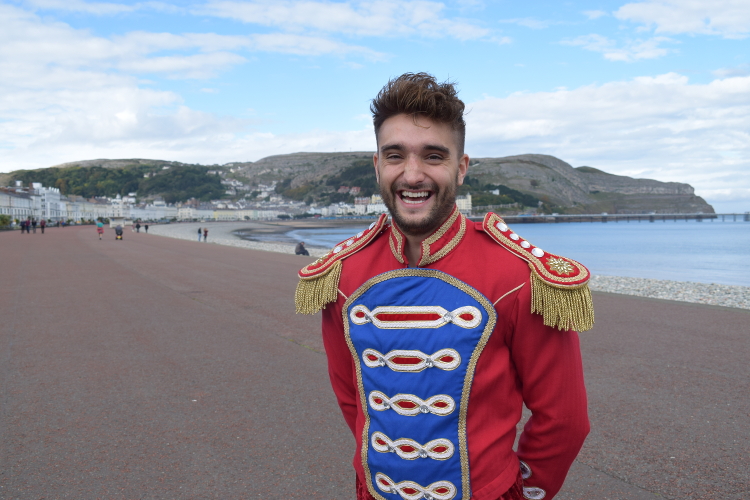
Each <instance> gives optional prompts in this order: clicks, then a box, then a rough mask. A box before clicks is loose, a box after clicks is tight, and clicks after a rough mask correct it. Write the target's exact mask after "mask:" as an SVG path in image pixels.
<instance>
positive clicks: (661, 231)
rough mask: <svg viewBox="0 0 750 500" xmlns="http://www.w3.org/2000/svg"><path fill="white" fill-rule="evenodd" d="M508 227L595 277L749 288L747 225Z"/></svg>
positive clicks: (345, 232) (322, 242)
mask: <svg viewBox="0 0 750 500" xmlns="http://www.w3.org/2000/svg"><path fill="white" fill-rule="evenodd" d="M367 225H368V224H363V225H362V228H361V229H364V228H366V227H367ZM512 228H513V229H514V230H515V231H517V232H518V234H519V235H521V236H522V237H524V238H526V239H527V240H529V241H530V242H531V243H533V244H534V245H537V246H539V247H541V248H542V249H543V250H548V251H550V252H552V253H557V254H560V255H564V256H566V257H570V258H571V259H575V260H578V261H580V262H582V263H583V264H585V265H586V266H587V267H588V268H589V269H590V270H591V272H592V273H594V274H603V275H609V276H631V277H636V278H655V279H668V280H675V281H697V282H703V283H722V284H725V285H743V286H750V222H740V221H737V222H728V221H727V222H719V221H715V222H709V221H703V222H696V221H688V222H685V221H679V222H672V221H667V222H662V221H657V222H629V223H628V222H617V223H615V222H608V223H606V224H604V223H601V222H594V223H586V222H579V223H558V224H514V225H512ZM359 231H360V229H359V228H357V227H353V226H349V227H346V228H341V229H325V230H321V229H317V230H316V229H301V230H295V231H290V232H288V233H286V237H287V238H289V239H290V240H294V241H300V240H303V241H305V243H306V244H307V245H308V246H320V247H332V246H334V245H335V244H336V243H338V242H340V241H342V240H344V239H346V238H348V237H349V236H351V235H353V234H356V233H357V232H359Z"/></svg>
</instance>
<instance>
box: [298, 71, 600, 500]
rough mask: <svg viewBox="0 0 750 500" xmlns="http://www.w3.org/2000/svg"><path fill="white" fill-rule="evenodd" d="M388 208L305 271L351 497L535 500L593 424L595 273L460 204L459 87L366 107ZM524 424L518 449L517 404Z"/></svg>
mask: <svg viewBox="0 0 750 500" xmlns="http://www.w3.org/2000/svg"><path fill="white" fill-rule="evenodd" d="M371 110H372V113H373V122H374V125H375V135H376V138H377V144H378V150H377V152H376V153H375V155H374V157H373V160H374V164H375V172H376V175H377V179H378V184H379V186H380V191H381V195H382V197H383V200H384V201H385V203H386V206H387V207H388V210H389V211H390V214H391V217H392V221H391V222H390V223H389V222H388V220H387V217H386V216H385V215H383V216H381V217H380V219H378V221H376V222H374V223H373V224H372V225H371V226H370V228H369V229H367V230H365V231H362V232H361V233H359V234H357V235H356V236H353V237H351V238H349V239H347V240H345V241H343V242H341V243H340V244H339V245H337V246H336V247H334V248H333V249H332V250H331V251H330V252H329V253H328V254H327V255H326V256H324V257H322V258H321V259H318V260H317V261H315V262H314V263H312V264H310V265H309V266H306V267H305V268H303V269H302V270H301V271H300V273H299V274H300V282H299V285H298V287H297V292H296V297H295V299H296V304H297V310H298V312H303V313H308V314H312V313H315V312H317V311H319V310H321V309H323V341H324V344H325V348H326V354H327V356H328V368H329V375H330V378H331V384H332V386H333V390H334V392H335V393H336V397H337V399H338V403H339V406H340V407H341V411H342V412H343V415H344V419H345V420H346V423H347V424H348V425H349V427H350V429H351V430H352V432H353V433H354V437H355V439H356V442H357V452H356V454H355V457H354V468H355V471H356V485H357V498H358V499H360V500H370V499H373V498H376V499H379V500H383V499H394V500H395V499H399V498H400V499H403V500H419V499H425V500H452V499H463V500H470V499H475V500H499V499H502V500H511V499H512V500H520V499H530V500H540V499H550V498H552V497H554V495H555V494H556V493H557V492H558V491H559V489H560V487H561V486H562V484H563V481H564V480H565V476H566V474H567V472H568V469H569V468H570V465H571V463H572V462H573V459H574V458H575V457H576V455H577V454H578V451H579V450H580V448H581V446H582V444H583V441H584V439H585V437H586V435H587V433H588V430H589V423H588V417H587V408H586V391H585V387H584V384H583V370H582V367H581V357H580V350H579V345H578V335H577V333H576V332H577V331H581V330H585V329H588V328H590V327H591V326H592V324H593V307H592V304H591V295H590V293H589V290H588V286H587V283H588V279H589V273H588V270H587V269H586V268H585V267H584V266H582V265H581V264H579V263H578V262H575V261H573V260H571V259H566V258H565V257H560V256H557V255H553V254H550V253H548V252H545V251H544V250H542V249H540V248H538V247H536V246H534V245H532V244H531V243H530V242H528V241H526V240H524V239H523V238H521V237H520V236H519V235H517V234H516V233H514V232H513V231H512V230H511V229H510V228H509V227H508V226H507V225H506V224H505V223H504V222H503V221H502V219H501V218H500V217H498V216H497V215H495V214H492V213H488V214H487V215H486V216H485V217H484V219H483V220H482V221H481V222H471V221H469V220H468V219H467V218H466V217H465V216H464V215H463V214H461V213H460V212H459V211H458V209H457V207H456V203H455V200H456V192H457V190H458V186H460V185H461V184H462V183H463V180H464V177H465V176H466V172H467V170H468V166H469V157H468V156H467V155H466V154H464V137H465V123H464V119H463V111H464V104H463V102H461V100H460V99H459V98H458V96H457V94H456V90H455V88H454V86H453V85H452V84H451V83H442V84H440V83H438V82H437V81H435V79H434V78H433V77H432V76H430V75H428V74H424V73H418V74H412V73H407V74H404V75H402V76H400V77H398V78H396V79H394V80H391V81H390V82H388V84H387V85H386V86H385V87H384V88H383V89H382V90H381V91H380V93H379V94H378V95H377V97H376V98H375V99H374V100H373V102H372V105H371ZM524 404H525V405H526V406H527V407H528V408H529V410H531V413H532V415H531V418H530V419H529V421H528V423H527V424H526V426H525V427H524V431H523V433H522V434H521V437H520V440H519V444H518V449H517V451H514V449H513V444H514V440H515V438H516V424H517V423H518V421H519V420H520V418H521V410H522V407H523V405H524Z"/></svg>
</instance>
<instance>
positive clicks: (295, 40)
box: [0, 0, 750, 212]
mask: <svg viewBox="0 0 750 500" xmlns="http://www.w3.org/2000/svg"><path fill="white" fill-rule="evenodd" d="M749 49H750V2H749V1H748V0H711V1H708V0H636V1H630V2H628V1H622V0H621V1H606V0H602V1H595V0H592V1H576V2H565V1H559V0H558V1H549V2H547V1H536V2H518V1H515V0H513V1H511V0H507V1H505V0H503V1H495V2H490V1H481V0H456V1H444V2H439V1H427V0H415V1H391V0H375V1H367V2H360V1H322V0H309V1H297V0H276V1H263V0H258V1H239V0H197V1H176V2H168V1H141V2H117V1H112V2H95V1H86V0H28V1H26V0H0V172H9V171H13V170H17V169H32V168H41V167H48V166H52V165H57V164H60V163H65V162H71V161H78V160H87V159H97V158H110V159H114V158H148V159H160V160H173V161H181V162H186V163H202V164H208V165H213V164H225V163H228V162H233V161H256V160H259V159H261V158H263V157H266V156H270V155H275V154H286V153H294V152H300V151H315V152H329V151H331V152H332V151H373V150H374V149H375V139H374V135H373V131H372V120H371V116H370V113H369V103H370V100H371V99H372V98H373V97H374V96H375V95H376V94H377V92H378V90H379V89H380V88H381V87H382V86H383V85H384V84H385V83H386V82H387V81H388V79H390V78H394V77H396V76H398V75H400V74H402V73H405V72H419V71H426V72H429V73H432V74H433V75H435V77H436V78H438V80H440V81H443V80H450V81H453V82H455V83H456V85H457V87H458V89H459V92H460V96H461V98H462V99H463V101H464V102H465V103H466V109H467V115H466V122H467V138H466V152H467V153H468V154H469V155H470V156H471V157H501V156H510V155H516V154H524V153H537V154H549V155H553V156H555V157H557V158H560V159H561V160H563V161H566V162H568V163H570V164H571V165H573V166H574V167H578V166H584V165H585V166H591V167H596V168H599V169H601V170H604V171H606V172H610V173H613V174H618V175H628V176H631V177H638V178H650V179H657V180H660V181H665V182H666V181H674V182H686V183H689V184H691V185H692V186H693V187H694V188H695V190H696V193H697V194H698V195H700V196H702V197H704V198H705V199H706V200H707V201H708V202H709V203H711V204H712V205H713V206H714V208H715V209H716V210H717V211H718V212H745V211H750V50H749Z"/></svg>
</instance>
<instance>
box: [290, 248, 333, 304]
mask: <svg viewBox="0 0 750 500" xmlns="http://www.w3.org/2000/svg"><path fill="white" fill-rule="evenodd" d="M339 278H341V261H340V260H338V261H336V262H335V263H334V264H333V265H332V266H331V267H330V269H328V271H326V272H325V273H324V274H321V275H319V276H314V277H312V278H308V279H304V278H303V279H300V280H299V283H297V290H296V291H295V292H294V304H295V307H296V309H297V313H301V314H315V313H316V312H318V311H320V310H321V309H323V308H324V307H325V306H326V304H330V303H331V302H334V301H335V300H336V294H337V293H338V290H339Z"/></svg>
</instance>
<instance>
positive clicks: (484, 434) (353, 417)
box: [297, 209, 593, 500]
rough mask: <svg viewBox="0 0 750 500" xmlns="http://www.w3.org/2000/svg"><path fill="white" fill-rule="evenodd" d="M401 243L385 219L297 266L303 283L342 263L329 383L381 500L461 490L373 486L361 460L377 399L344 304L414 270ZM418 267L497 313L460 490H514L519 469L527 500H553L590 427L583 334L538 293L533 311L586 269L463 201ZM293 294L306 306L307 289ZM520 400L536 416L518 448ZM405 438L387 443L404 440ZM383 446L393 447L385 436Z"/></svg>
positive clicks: (331, 308)
mask: <svg viewBox="0 0 750 500" xmlns="http://www.w3.org/2000/svg"><path fill="white" fill-rule="evenodd" d="M405 243H406V238H405V236H404V234H403V233H402V232H401V231H400V230H399V229H398V227H396V226H395V225H394V224H387V223H386V220H385V216H383V217H381V219H380V220H379V221H378V222H377V223H375V224H373V226H371V227H370V229H369V230H368V231H365V232H363V233H360V234H359V235H357V236H355V237H352V238H351V239H349V240H346V241H344V242H342V243H341V244H340V245H338V246H337V247H336V248H334V249H333V251H332V252H331V253H329V254H328V255H327V256H325V257H323V258H321V259H319V260H318V261H317V262H316V263H314V264H311V265H310V266H308V267H306V268H304V269H303V270H302V271H300V276H301V278H302V281H301V283H303V282H304V281H305V280H310V279H317V278H318V277H319V275H321V274H326V273H327V272H328V270H329V268H331V266H332V265H334V264H335V265H336V266H340V269H339V268H337V269H336V272H337V273H340V277H339V275H337V276H336V277H337V278H338V285H337V286H335V288H333V290H335V295H331V294H330V293H329V296H328V298H327V299H324V300H323V302H327V304H324V305H323V307H324V309H323V322H322V323H323V325H322V329H323V341H324V345H325V349H326V354H327V356H328V371H329V376H330V380H331V384H332V386H333V390H334V392H335V394H336V397H337V399H338V403H339V406H340V408H341V411H342V413H343V416H344V419H345V420H346V423H347V424H348V425H349V427H350V429H351V430H352V432H353V433H354V436H355V439H356V441H357V453H356V454H355V457H354V468H355V470H356V472H357V475H358V479H359V481H360V482H361V483H362V484H367V485H368V489H369V491H370V494H372V495H373V496H374V497H375V498H378V499H390V498H392V499H398V498H399V495H400V498H408V499H413V498H414V499H418V498H435V499H442V498H446V499H447V498H454V497H455V498H459V494H457V492H456V490H455V488H454V489H453V490H448V489H447V487H444V486H440V485H441V484H442V483H439V482H438V483H435V485H437V486H434V485H432V489H431V490H430V489H429V488H428V487H427V486H426V485H420V484H418V483H416V482H409V481H403V482H401V483H398V484H396V482H395V481H392V480H391V479H390V478H388V477H387V476H385V477H386V479H383V476H382V475H380V476H378V478H379V479H378V481H380V482H382V484H376V480H375V471H369V470H366V469H368V463H367V461H366V460H364V459H363V456H364V455H363V453H362V452H363V447H365V448H368V447H370V443H369V439H368V437H367V434H366V429H365V426H366V424H367V423H369V416H368V412H370V413H373V411H372V409H371V408H369V406H371V405H374V404H375V403H373V402H372V399H370V400H369V401H370V403H369V404H368V403H367V401H368V399H367V397H368V396H367V395H366V394H362V384H361V376H360V375H358V367H360V365H361V363H360V360H359V359H357V357H356V356H355V354H356V353H354V352H353V350H352V344H351V341H350V339H348V338H347V335H348V331H349V330H348V325H347V327H346V328H345V324H344V323H345V322H346V321H349V319H348V317H347V311H345V310H344V306H345V303H346V301H347V299H348V298H349V297H350V296H352V294H355V292H357V290H358V289H359V288H360V287H362V285H363V284H366V283H368V282H370V280H371V278H373V277H376V276H379V275H382V274H383V273H387V272H389V271H393V270H398V269H406V268H408V265H407V258H406V256H405V254H404V245H405ZM532 251H533V253H532ZM339 254H340V256H339ZM417 267H419V268H422V269H434V270H437V271H441V272H442V273H446V274H447V275H450V276H453V277H455V278H457V279H458V280H460V281H461V282H463V283H466V284H468V285H469V286H470V287H472V288H473V289H474V290H476V291H478V292H479V293H480V294H481V295H482V296H483V297H485V298H486V299H487V300H488V302H487V303H491V306H490V307H492V308H494V312H495V315H496V320H495V324H494V328H492V329H491V333H490V334H489V336H488V337H487V339H486V343H485V344H484V346H483V349H482V350H481V354H480V355H478V357H477V359H476V364H475V366H474V373H473V377H472V378H471V380H470V382H469V384H470V395H469V397H468V407H467V408H466V409H465V411H464V412H462V413H461V414H460V419H462V420H461V421H460V422H459V427H460V428H462V429H464V428H465V436H466V438H465V441H466V448H467V452H466V457H464V458H462V460H464V459H468V465H467V464H464V469H463V470H464V471H465V472H464V475H466V472H467V471H468V477H465V478H464V482H465V485H469V484H470V488H465V489H464V490H462V491H463V498H464V499H465V500H469V498H470V499H474V500H495V499H497V498H499V497H500V496H501V495H502V494H503V493H504V492H506V491H507V490H508V489H509V488H510V487H511V486H513V484H514V482H515V481H516V478H517V476H518V473H519V468H520V470H521V472H522V473H523V476H524V496H525V497H526V498H529V499H532V500H538V499H542V498H546V499H549V498H552V497H553V496H554V495H555V494H556V493H557V492H558V491H559V489H560V488H561V486H562V484H563V481H564V479H565V476H566V474H567V472H568V469H569V468H570V466H571V464H572V462H573V460H574V459H575V457H576V455H577V454H578V452H579V450H580V448H581V446H582V445H583V441H584V439H585V437H586V435H587V434H588V432H589V421H588V416H587V401H586V390H585V387H584V380H583V369H582V365H581V355H580V349H579V341H578V335H577V333H576V332H575V331H573V330H572V329H568V326H570V325H571V324H569V323H561V322H560V321H557V323H558V324H557V325H556V326H558V328H555V327H553V326H548V325H550V324H552V325H554V324H555V320H554V319H551V316H550V315H551V314H556V315H558V316H559V314H561V313H560V311H559V310H557V311H552V312H551V313H550V311H549V308H547V309H545V311H544V314H537V313H532V309H533V306H534V301H537V307H536V310H539V309H540V306H539V305H538V301H540V300H543V299H544V297H543V295H544V294H545V293H547V292H549V293H551V294H552V295H553V296H554V294H555V293H557V292H558V291H560V290H563V292H565V290H564V287H565V286H567V285H568V284H571V283H572V285H573V286H574V287H580V286H581V285H582V284H583V285H585V283H586V281H587V279H588V271H587V270H586V269H585V268H584V267H583V266H581V265H580V264H578V263H577V262H575V261H572V260H570V259H565V258H563V257H558V256H554V255H551V254H547V253H546V252H544V251H542V250H541V249H537V248H536V247H534V246H533V245H531V244H530V243H528V242H526V241H525V240H524V239H523V238H520V237H519V236H518V235H516V234H515V233H513V232H512V231H511V230H510V228H508V227H507V226H506V225H505V224H504V223H503V222H502V220H501V219H500V218H499V217H497V216H496V215H494V214H488V215H487V217H486V218H485V220H484V222H482V223H480V222H471V221H468V220H467V219H466V218H465V217H464V216H463V215H461V214H460V213H459V212H458V210H457V209H455V210H454V212H453V214H452V215H451V216H450V217H449V218H448V219H447V220H446V221H445V223H444V224H443V225H442V226H441V227H440V228H438V229H437V231H435V233H434V234H432V235H431V236H430V237H428V238H427V239H425V240H424V242H423V244H422V253H421V257H420V260H419V263H418V266H417ZM328 279H329V280H330V279H331V278H330V276H329V277H328ZM535 280H538V281H537V282H536V283H535ZM330 283H331V281H329V285H330ZM540 283H542V284H541V285H540ZM535 285H536V286H535ZM318 286H322V285H320V284H319V285H318ZM540 290H541V291H540ZM542 292H544V293H542ZM563 292H561V293H563ZM316 293H317V292H316ZM535 294H536V297H533V295H535ZM586 294H588V289H587V288H586ZM334 297H335V299H334ZM588 297H589V299H588V300H589V301H590V296H588ZM547 300H548V301H549V300H551V299H549V298H547ZM297 301H298V308H299V304H300V301H301V298H300V290H299V288H298V297H297ZM561 303H562V304H563V305H562V306H560V304H557V306H556V307H557V308H558V309H560V307H562V308H563V309H564V308H565V307H574V306H570V305H569V302H565V300H563V301H562V302H561ZM566 304H568V305H567V306H566ZM589 304H590V302H589ZM553 309H554V307H553ZM306 312H312V310H308V311H306ZM540 312H541V311H540ZM592 313H593V311H592ZM562 314H563V315H564V311H563V313H562ZM352 318H354V316H352ZM355 319H356V318H355ZM545 323H547V325H545ZM578 326H579V328H578V329H583V328H580V326H581V325H580V324H579V325H578ZM588 327H590V326H588ZM345 330H346V333H345ZM372 359H375V358H372ZM445 359H450V358H445ZM359 369H360V370H361V368H359ZM376 401H380V400H378V399H377V398H376ZM524 404H525V405H526V407H527V408H528V409H529V410H530V411H531V413H532V416H531V418H530V419H529V421H528V423H527V424H526V426H525V428H524V430H523V433H522V435H521V437H520V441H519V443H518V450H517V451H514V449H513V446H514V440H515V438H516V424H517V423H518V422H519V420H520V418H521V412H522V407H523V405H524ZM381 409H382V408H381ZM412 421H413V420H412ZM410 422H411V421H410ZM462 426H463V427H462ZM363 429H364V430H365V434H363ZM391 437H393V438H394V439H395V437H400V436H398V435H396V436H395V437H394V436H391ZM399 442H402V441H399ZM399 442H396V445H394V444H393V443H390V444H389V445H388V446H399V445H398V443H399ZM404 442H405V441H404ZM379 443H380V444H381V445H383V446H386V445H385V444H384V443H383V441H382V440H381V441H379ZM372 445H373V446H377V443H376V442H375V441H373V443H372ZM400 446H401V453H399V455H400V456H402V457H407V458H408V455H409V453H411V454H412V455H413V456H416V455H414V453H416V451H415V447H416V449H419V447H420V444H418V443H417V444H413V445H411V446H410V445H408V444H407V445H403V444H401V445H400ZM435 449H437V450H438V451H441V450H443V449H444V448H440V447H439V448H435ZM389 450H390V451H396V452H399V450H395V449H393V448H389ZM403 450H405V451H403ZM365 451H367V450H365ZM464 461H465V460H464ZM404 463H405V464H406V463H407V462H404ZM435 479H436V480H437V479H440V478H435ZM389 481H390V483H389ZM459 493H460V492H459ZM451 495H453V496H451Z"/></svg>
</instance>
